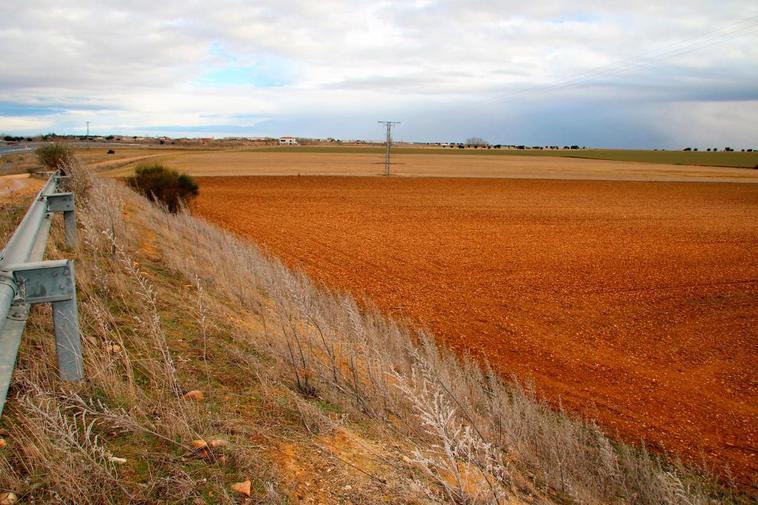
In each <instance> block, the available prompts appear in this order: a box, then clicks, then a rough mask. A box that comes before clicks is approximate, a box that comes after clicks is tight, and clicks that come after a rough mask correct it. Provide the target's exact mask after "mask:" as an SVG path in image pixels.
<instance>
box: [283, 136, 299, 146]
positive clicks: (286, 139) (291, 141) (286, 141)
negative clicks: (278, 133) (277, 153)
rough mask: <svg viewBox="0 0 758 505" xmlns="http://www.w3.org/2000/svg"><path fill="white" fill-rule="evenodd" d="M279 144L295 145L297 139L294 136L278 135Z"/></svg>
mask: <svg viewBox="0 0 758 505" xmlns="http://www.w3.org/2000/svg"><path fill="white" fill-rule="evenodd" d="M279 144H280V145H288V146H296V145H297V139H296V138H295V137H279Z"/></svg>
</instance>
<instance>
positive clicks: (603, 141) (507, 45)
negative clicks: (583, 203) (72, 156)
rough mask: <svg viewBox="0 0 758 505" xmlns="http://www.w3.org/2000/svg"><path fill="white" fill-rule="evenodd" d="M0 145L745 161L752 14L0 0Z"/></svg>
mask: <svg viewBox="0 0 758 505" xmlns="http://www.w3.org/2000/svg"><path fill="white" fill-rule="evenodd" d="M1 11H2V13H1V14H0V48H2V51H1V52H0V54H2V57H0V133H4V134H13V135H31V134H39V133H47V132H56V133H65V134H83V133H84V132H85V131H86V121H90V123H91V127H90V128H91V132H92V133H93V134H96V135H108V134H127V135H150V136H159V135H168V136H172V137H178V136H191V137H210V136H213V137H217V138H218V137H233V136H282V135H293V136H301V137H318V138H325V137H335V138H341V139H367V140H372V139H381V138H382V136H383V129H382V126H381V125H380V124H378V123H377V121H378V120H393V121H401V124H400V125H398V126H397V128H396V130H395V135H396V138H398V139H400V140H407V141H417V142H450V141H455V142H458V141H464V140H465V139H466V138H469V137H481V138H484V139H486V140H488V141H489V142H491V143H502V144H527V145H566V144H569V145H571V144H579V145H587V146H596V147H619V148H682V147H685V146H692V147H695V146H699V147H703V148H704V147H717V146H718V147H723V146H731V147H734V148H737V149H740V148H758V2H756V1H755V0H748V1H743V0H740V1H738V0H721V1H718V2H716V1H701V0H688V1H676V0H675V1H671V2H662V1H660V0H656V1H635V0H626V1H614V0H605V1H603V0H586V1H582V0H577V1H572V2H567V1H553V0H546V1H539V0H538V1H532V2H523V1H510V0H501V1H487V0H448V1H435V0H416V1H413V0H405V1H380V0H377V1H373V2H364V1H350V2H348V1H333V0H320V1H318V2H316V1H313V0H304V1H300V0H290V1H288V2H281V1H269V0H259V1H244V0H214V1H213V2H209V1H207V0H205V1H203V2H195V1H188V0H181V1H180V0H161V1H154V0H152V1H146V0H130V1H128V2H124V1H123V0H119V1H111V0H72V1H66V0H56V1H49V0H23V1H17V0H5V1H4V2H3V6H2V9H1Z"/></svg>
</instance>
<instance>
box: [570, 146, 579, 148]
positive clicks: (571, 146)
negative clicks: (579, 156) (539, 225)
mask: <svg viewBox="0 0 758 505" xmlns="http://www.w3.org/2000/svg"><path fill="white" fill-rule="evenodd" d="M571 149H579V146H571Z"/></svg>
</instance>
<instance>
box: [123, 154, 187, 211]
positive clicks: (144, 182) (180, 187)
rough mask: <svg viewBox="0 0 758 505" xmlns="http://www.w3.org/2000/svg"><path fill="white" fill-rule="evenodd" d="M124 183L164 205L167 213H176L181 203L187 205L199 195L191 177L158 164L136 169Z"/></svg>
mask: <svg viewBox="0 0 758 505" xmlns="http://www.w3.org/2000/svg"><path fill="white" fill-rule="evenodd" d="M126 182H127V184H129V186H131V187H132V188H133V189H135V190H136V191H137V192H139V193H142V194H143V195H145V196H146V197H147V198H149V199H150V200H152V201H154V202H156V201H157V202H161V203H163V204H164V205H166V208H167V209H168V211H169V212H177V211H178V210H179V208H180V207H181V205H182V203H189V202H190V201H191V200H192V199H193V198H195V197H196V196H197V195H198V193H199V189H198V187H197V184H196V183H195V181H194V179H192V177H190V176H189V175H187V174H180V173H179V172H177V171H176V170H169V169H167V168H166V167H164V166H163V165H161V164H158V163H156V164H153V165H142V166H139V167H137V169H136V170H135V172H134V175H132V176H130V177H127V179H126Z"/></svg>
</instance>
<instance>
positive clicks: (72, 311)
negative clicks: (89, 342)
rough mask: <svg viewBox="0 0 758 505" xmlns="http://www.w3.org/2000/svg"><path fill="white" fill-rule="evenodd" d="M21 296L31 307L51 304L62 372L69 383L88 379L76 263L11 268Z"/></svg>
mask: <svg viewBox="0 0 758 505" xmlns="http://www.w3.org/2000/svg"><path fill="white" fill-rule="evenodd" d="M11 268H12V270H13V276H14V278H15V280H16V283H17V284H18V287H19V293H18V296H19V297H20V298H21V299H22V300H23V301H24V302H25V303H29V304H34V303H51V304H52V307H53V326H54V329H55V348H56V353H57V357H58V373H59V375H60V377H61V379H63V380H66V381H78V380H82V379H83V378H84V365H83V359H82V348H81V333H80V331H79V312H78V308H77V302H76V278H75V273H74V262H73V261H72V260H55V261H40V262H36V263H25V264H23V265H17V266H13V267H11Z"/></svg>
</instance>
